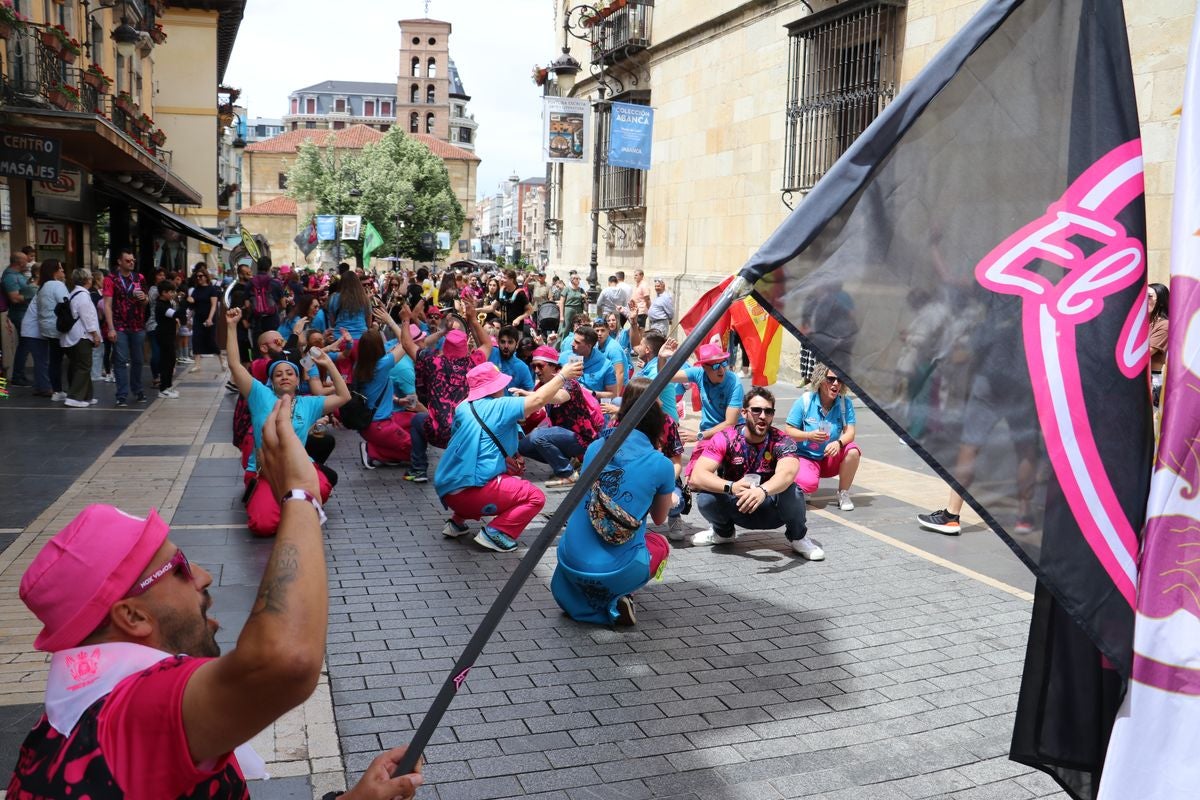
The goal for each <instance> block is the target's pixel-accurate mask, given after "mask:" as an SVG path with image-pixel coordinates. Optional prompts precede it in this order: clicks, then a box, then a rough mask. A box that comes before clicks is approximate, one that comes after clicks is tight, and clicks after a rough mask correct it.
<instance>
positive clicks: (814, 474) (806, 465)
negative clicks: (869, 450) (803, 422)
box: [796, 442, 862, 494]
mask: <svg viewBox="0 0 1200 800" xmlns="http://www.w3.org/2000/svg"><path fill="white" fill-rule="evenodd" d="M851 450H858V445H856V444H855V443H854V442H851V443H850V444H848V445H846V447H845V448H844V449H842V451H841V452H839V453H838V454H837V455H836V456H825V457H824V458H822V459H821V460H820V461H813V460H812V459H811V458H805V457H804V456H800V458H798V459H796V460H797V461H799V462H800V469H799V470H797V472H796V485H797V486H799V487H800V491H802V492H804V493H805V494H812V493H813V492H815V491H816V490H817V484H819V483H820V482H821V478H832V477H835V476H836V475H837V474H838V471H839V470H840V469H841V468H842V461H844V460H845V459H846V454H847V453H849V452H850V451H851ZM859 452H862V451H861V450H860V451H859Z"/></svg>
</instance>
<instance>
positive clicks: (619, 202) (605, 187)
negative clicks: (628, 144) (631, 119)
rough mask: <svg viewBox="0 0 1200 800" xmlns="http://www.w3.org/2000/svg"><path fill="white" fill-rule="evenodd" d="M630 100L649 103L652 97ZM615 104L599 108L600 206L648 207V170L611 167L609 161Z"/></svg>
mask: <svg viewBox="0 0 1200 800" xmlns="http://www.w3.org/2000/svg"><path fill="white" fill-rule="evenodd" d="M629 102H632V103H634V104H635V105H640V106H648V105H650V99H649V98H645V99H641V98H635V99H632V100H630V101H629ZM611 114H612V107H611V106H609V105H608V104H605V105H603V106H602V107H601V108H600V112H599V114H597V115H596V127H597V131H598V132H597V136H599V137H600V139H599V150H600V154H601V155H600V158H601V164H600V167H599V169H600V175H599V178H598V180H599V181H600V208H601V210H604V211H616V210H620V209H634V208H645V206H646V171H645V170H641V169H632V168H631V167H611V166H609V165H608V163H607V162H608V142H609V137H610V136H611V128H612V125H611V122H612V119H611Z"/></svg>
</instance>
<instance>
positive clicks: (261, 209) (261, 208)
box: [238, 197, 296, 217]
mask: <svg viewBox="0 0 1200 800" xmlns="http://www.w3.org/2000/svg"><path fill="white" fill-rule="evenodd" d="M238 213H239V214H241V215H243V216H245V215H256V214H257V215H261V216H267V217H294V216H296V201H295V200H293V199H292V198H290V197H272V198H271V199H270V200H264V201H263V202H261V203H255V204H254V205H252V206H246V207H245V208H243V209H242V210H241V211H239V212H238Z"/></svg>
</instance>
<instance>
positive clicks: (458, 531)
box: [442, 519, 471, 539]
mask: <svg viewBox="0 0 1200 800" xmlns="http://www.w3.org/2000/svg"><path fill="white" fill-rule="evenodd" d="M470 532H471V527H470V526H469V525H463V526H461V527H460V526H459V524H458V523H457V522H455V521H454V520H452V519H448V520H446V524H445V526H443V528H442V536H445V537H446V538H447V539H457V538H458V537H460V536H463V535H465V534H468V533H470Z"/></svg>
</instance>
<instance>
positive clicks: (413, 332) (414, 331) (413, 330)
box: [408, 324, 425, 342]
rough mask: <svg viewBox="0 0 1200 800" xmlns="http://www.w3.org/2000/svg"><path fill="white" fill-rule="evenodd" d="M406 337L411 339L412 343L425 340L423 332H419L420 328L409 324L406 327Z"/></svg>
mask: <svg viewBox="0 0 1200 800" xmlns="http://www.w3.org/2000/svg"><path fill="white" fill-rule="evenodd" d="M408 335H409V336H411V337H412V340H413V342H419V341H421V340H422V339H424V338H425V331H423V330H421V326H419V325H412V324H410V325H409V326H408Z"/></svg>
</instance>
